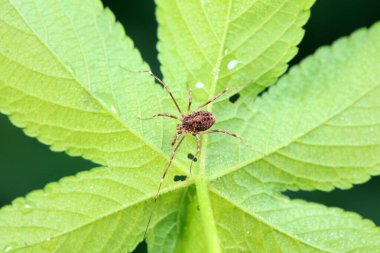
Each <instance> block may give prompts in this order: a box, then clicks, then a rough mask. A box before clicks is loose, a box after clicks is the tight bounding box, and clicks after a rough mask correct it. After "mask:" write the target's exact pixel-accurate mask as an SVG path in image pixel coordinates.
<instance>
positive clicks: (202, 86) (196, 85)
mask: <svg viewBox="0 0 380 253" xmlns="http://www.w3.org/2000/svg"><path fill="white" fill-rule="evenodd" d="M195 87H197V88H199V89H202V88H204V87H205V84H204V83H202V82H197V83H196V84H195Z"/></svg>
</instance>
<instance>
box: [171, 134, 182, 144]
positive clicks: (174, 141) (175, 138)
mask: <svg viewBox="0 0 380 253" xmlns="http://www.w3.org/2000/svg"><path fill="white" fill-rule="evenodd" d="M181 134H182V132H181V131H178V132H176V133H175V135H174V139H173V141H172V144H171V146H172V147H173V146H174V144H175V143H176V142H177V139H178V137H179V136H180V135H181Z"/></svg>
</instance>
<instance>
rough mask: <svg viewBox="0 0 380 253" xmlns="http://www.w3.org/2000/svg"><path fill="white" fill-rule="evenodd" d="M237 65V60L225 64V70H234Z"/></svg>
mask: <svg viewBox="0 0 380 253" xmlns="http://www.w3.org/2000/svg"><path fill="white" fill-rule="evenodd" d="M238 63H239V62H238V60H232V61H230V62H229V63H228V64H227V68H228V69H229V70H231V69H233V68H235V67H236V65H237V64H238Z"/></svg>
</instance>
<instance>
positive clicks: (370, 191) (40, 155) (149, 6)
mask: <svg viewBox="0 0 380 253" xmlns="http://www.w3.org/2000/svg"><path fill="white" fill-rule="evenodd" d="M103 2H104V4H105V5H107V6H109V7H110V8H111V9H112V10H113V11H114V13H115V15H116V17H117V19H118V20H119V21H120V22H122V23H123V24H124V26H125V28H126V32H127V34H128V35H129V36H130V37H132V39H133V40H134V42H135V44H136V47H137V48H139V49H140V51H141V54H142V56H143V58H144V59H145V60H146V61H147V62H148V63H149V64H150V65H151V68H152V70H153V71H154V72H155V73H159V63H158V60H157V57H156V55H157V50H156V48H155V45H156V42H157V38H156V30H157V23H156V21H155V17H154V7H155V6H154V3H153V1H147V0H143V1H125V0H124V1H122V0H118V1H115V0H113V1H111V0H109V1H106V0H105V1H103ZM378 20H380V1H379V0H361V1H358V0H319V1H317V3H316V4H315V5H314V7H313V8H312V16H311V19H310V21H309V22H308V24H307V25H306V35H305V38H304V40H303V42H302V43H301V45H300V52H299V54H298V55H297V57H296V58H295V59H294V60H293V61H292V63H291V64H295V63H297V62H299V61H300V60H302V59H303V58H304V57H305V56H307V55H309V54H312V53H313V52H314V51H315V50H316V49H317V48H318V47H320V46H322V45H328V44H331V43H332V42H333V41H334V40H336V39H338V38H339V37H341V36H345V35H348V34H350V33H352V32H353V31H354V30H356V29H357V28H360V27H364V26H365V27H369V26H370V25H371V24H373V23H374V22H376V21H378ZM93 166H94V165H93V164H92V163H90V162H87V161H85V160H83V159H80V158H73V157H69V156H67V155H66V154H64V153H55V152H51V151H50V150H49V148H48V147H47V146H44V145H42V144H40V143H39V142H38V141H37V140H35V139H32V138H29V137H27V136H25V135H24V134H23V132H22V131H21V130H20V129H18V128H15V127H14V126H13V125H12V124H11V123H10V122H9V120H8V119H7V117H6V116H4V115H0V175H1V176H0V206H3V205H6V204H9V203H11V201H12V199H14V198H16V197H19V196H24V195H25V194H26V193H28V192H30V191H32V190H35V189H39V188H42V187H43V186H44V185H45V184H47V183H48V182H51V181H57V180H58V179H60V178H62V177H64V176H68V175H72V174H75V173H77V172H79V171H82V170H87V169H89V168H91V167H93ZM379 193H380V177H375V178H372V179H371V180H370V181H369V182H367V183H365V184H362V185H358V186H355V187H354V188H353V189H351V190H347V191H342V190H334V191H332V192H328V193H326V192H288V193H287V194H288V195H289V196H291V197H297V198H304V199H306V200H309V201H315V202H319V203H323V204H325V205H328V206H338V207H341V208H343V209H345V210H350V211H355V212H357V213H359V214H361V215H362V216H363V217H365V218H369V219H371V220H373V221H374V222H375V223H376V224H377V225H380V201H379V200H380V194H379ZM378 194H379V195H378ZM136 252H145V244H142V245H140V246H139V248H138V249H137V250H136Z"/></svg>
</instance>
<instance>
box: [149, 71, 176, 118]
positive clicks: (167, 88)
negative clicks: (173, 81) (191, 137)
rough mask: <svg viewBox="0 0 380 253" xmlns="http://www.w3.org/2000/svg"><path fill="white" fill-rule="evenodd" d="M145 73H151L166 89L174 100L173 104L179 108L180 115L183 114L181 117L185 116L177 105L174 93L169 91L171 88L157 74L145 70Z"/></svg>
mask: <svg viewBox="0 0 380 253" xmlns="http://www.w3.org/2000/svg"><path fill="white" fill-rule="evenodd" d="M144 72H148V73H149V75H151V76H153V77H154V78H155V79H156V80H157V81H158V82H159V83H160V84H162V85H163V86H164V87H165V89H166V91H167V92H168V93H169V95H170V96H171V97H172V99H173V102H174V104H175V106H176V107H177V109H178V111H179V113H180V114H181V115H183V113H182V111H181V109H180V108H179V106H178V104H177V101H176V100H175V98H174V96H173V93H172V92H171V90H170V89H169V87H168V86H167V85H166V84H165V83H164V82H163V81H162V80H161V79H160V78H158V76H156V75H155V74H153V72H152V71H150V70H145V71H144Z"/></svg>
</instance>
